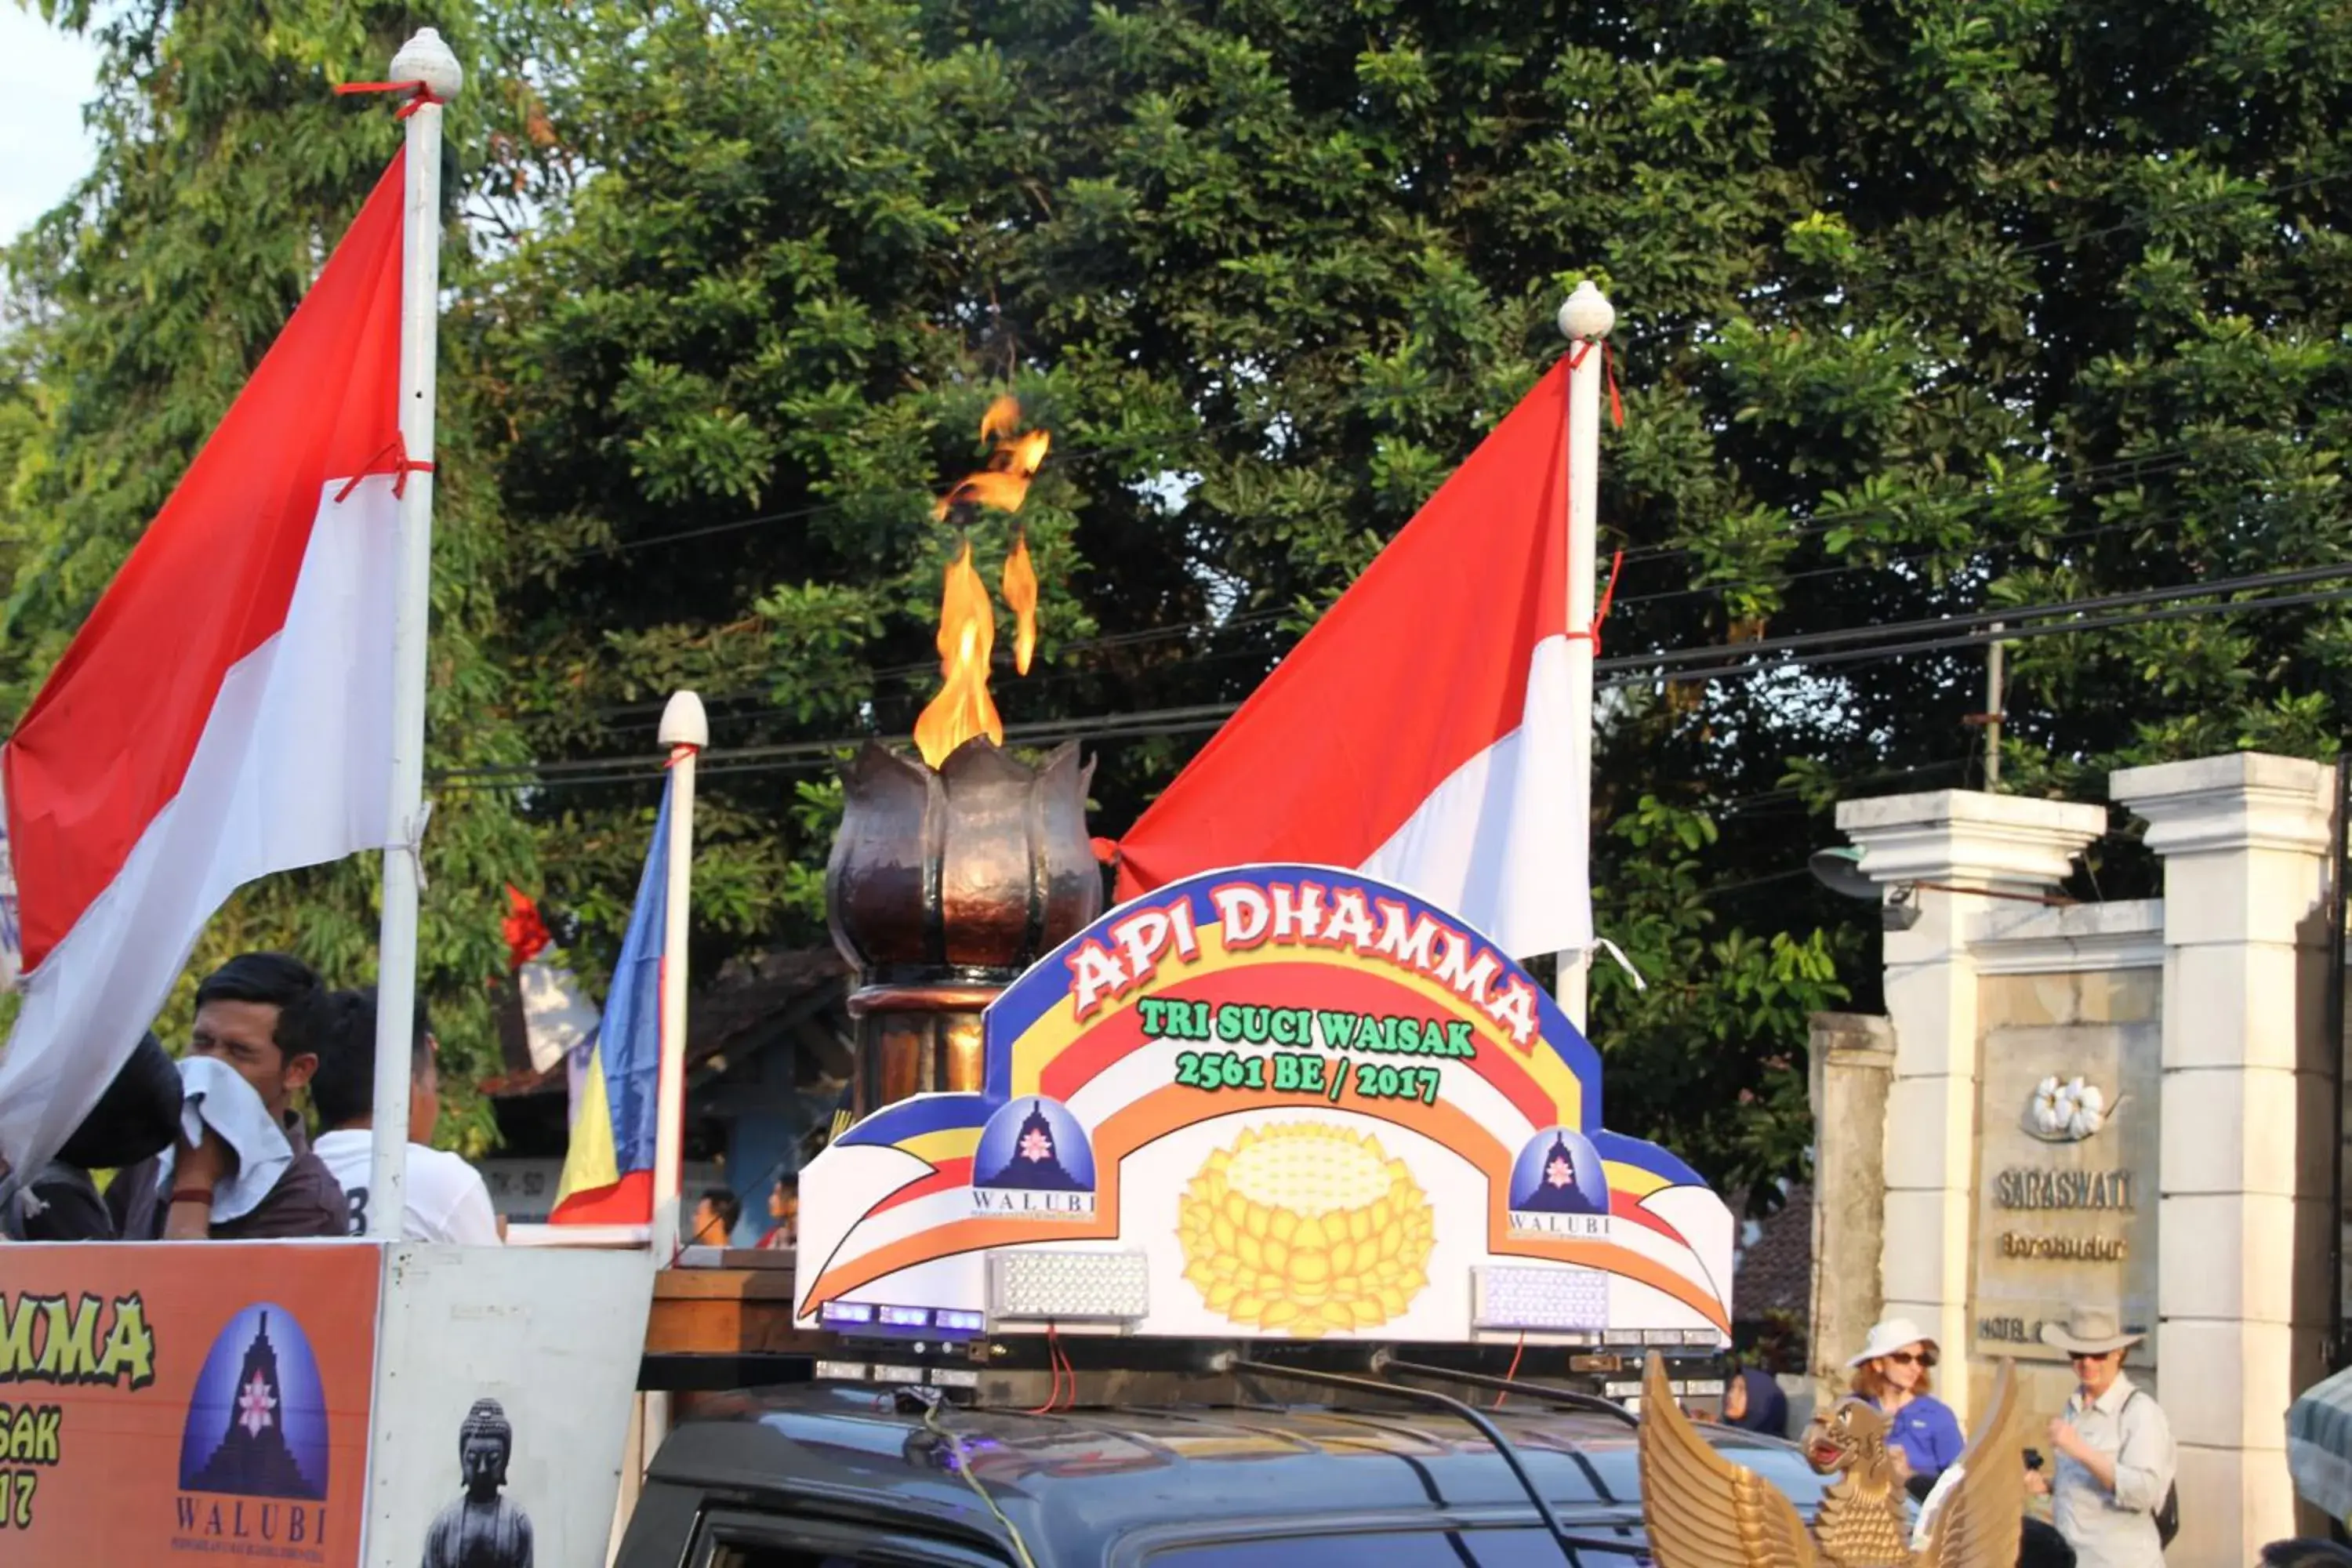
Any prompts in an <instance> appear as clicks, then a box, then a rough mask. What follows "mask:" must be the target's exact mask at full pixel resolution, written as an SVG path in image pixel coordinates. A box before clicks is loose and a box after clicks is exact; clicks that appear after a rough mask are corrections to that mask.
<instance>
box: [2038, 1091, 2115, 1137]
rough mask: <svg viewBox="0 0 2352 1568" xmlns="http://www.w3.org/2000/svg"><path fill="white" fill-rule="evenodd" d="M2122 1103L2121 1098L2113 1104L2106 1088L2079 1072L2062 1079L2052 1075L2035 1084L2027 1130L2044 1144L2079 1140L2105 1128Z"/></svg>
mask: <svg viewBox="0 0 2352 1568" xmlns="http://www.w3.org/2000/svg"><path fill="white" fill-rule="evenodd" d="M2123 1104H2124V1102H2123V1101H2122V1100H2116V1102H2115V1104H2114V1105H2112V1106H2110V1105H2109V1104H2108V1103H2107V1097H2106V1093H2105V1090H2103V1089H2100V1088H2099V1086H2098V1085H2097V1084H2095V1083H2088V1082H2085V1081H2084V1079H2083V1078H2082V1076H2081V1075H2080V1074H2076V1075H2075V1076H2074V1078H2071V1079H2063V1080H2062V1079H2059V1078H2058V1077H2057V1076H2056V1075H2054V1074H2053V1075H2052V1076H2051V1077H2049V1078H2045V1079H2042V1081H2041V1082H2040V1083H2038V1084H2035V1085H2034V1086H2033V1099H2032V1102H2031V1103H2030V1104H2029V1105H2028V1106H2027V1107H2026V1111H2025V1130H2026V1131H2028V1132H2031V1133H2032V1134H2033V1136H2034V1137H2036V1138H2039V1139H2041V1140H2042V1142H2045V1143H2079V1142H2082V1141H2083V1140H2084V1139H2086V1138H2089V1137H2091V1136H2092V1135H2094V1134H2095V1133H2096V1132H2097V1131H2099V1130H2100V1129H2101V1128H2102V1127H2105V1125H2106V1124H2107V1122H2108V1121H2109V1119H2110V1118H2112V1117H2113V1116H2114V1114H2115V1113H2116V1111H2119V1110H2122V1109H2123Z"/></svg>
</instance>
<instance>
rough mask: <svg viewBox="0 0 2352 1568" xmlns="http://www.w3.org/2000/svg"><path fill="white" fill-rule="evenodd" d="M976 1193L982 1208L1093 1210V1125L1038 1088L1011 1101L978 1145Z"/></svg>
mask: <svg viewBox="0 0 2352 1568" xmlns="http://www.w3.org/2000/svg"><path fill="white" fill-rule="evenodd" d="M971 1197H972V1206H973V1207H974V1208H975V1209H977V1210H978V1211H979V1212H980V1213H982V1214H989V1215H1037V1216H1039V1217H1042V1218H1061V1219H1069V1218H1085V1217H1087V1216H1088V1215H1092V1214H1093V1213H1094V1212H1095V1151H1094V1145H1093V1144H1092V1143H1090V1142H1087V1130H1086V1129H1085V1128H1083V1127H1081V1126H1079V1125H1078V1119H1077V1118H1076V1117H1075V1116H1073V1115H1071V1114H1070V1108H1069V1107H1068V1106H1066V1105H1064V1104H1063V1103H1062V1102H1061V1101H1060V1100H1049V1099H1047V1098H1045V1096H1043V1095H1034V1094H1033V1095H1024V1096H1022V1097H1021V1098H1020V1099H1018V1100H1010V1101H1008V1102H1006V1103H1005V1104H1004V1105H1003V1106H1001V1107H1000V1108H998V1110H997V1111H996V1113H995V1114H994V1115H992V1116H991V1117H990V1118H989V1119H988V1124H987V1125H986V1126H985V1127H983V1128H982V1129H981V1133H980V1143H979V1145H978V1146H977V1147H976V1148H974V1149H973V1151H972V1156H971Z"/></svg>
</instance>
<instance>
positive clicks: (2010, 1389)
mask: <svg viewBox="0 0 2352 1568" xmlns="http://www.w3.org/2000/svg"><path fill="white" fill-rule="evenodd" d="M1952 1468H1954V1469H1956V1470H1958V1471H1959V1472H1960V1474H1959V1479H1958V1480H1957V1481H1955V1482H1952V1483H1951V1484H1950V1485H1949V1486H1945V1485H1944V1484H1942V1483H1941V1482H1938V1486H1937V1489H1938V1491H1940V1492H1941V1493H1942V1496H1940V1497H1937V1495H1936V1494H1935V1493H1930V1494H1929V1497H1928V1505H1927V1506H1928V1509H1929V1510H1931V1511H1930V1512H1929V1514H1928V1519H1927V1542H1926V1544H1924V1545H1923V1546H1921V1548H1920V1549H1919V1553H1918V1555H1917V1556H1916V1557H1915V1558H1913V1559H1912V1568H2017V1558H2018V1552H2019V1550H2020V1542H2021V1531H2022V1530H2023V1528H2024V1525H2023V1521H2024V1518H2025V1409H2024V1406H2023V1404H2022V1403H2021V1401H2020V1399H2019V1398H2018V1393H2017V1367H2016V1365H2015V1363H2011V1362H2009V1361H2006V1360H2004V1361H2003V1362H2002V1363H2000V1371H1999V1372H1998V1373H1995V1374H1994V1376H1993V1391H1992V1404H1991V1405H1990V1408H1988V1409H1987V1410H1986V1412H1985V1416H1984V1419H1983V1421H1981V1422H1980V1423H1979V1425H1978V1426H1977V1430H1976V1436H1973V1437H1971V1438H1969V1446H1968V1448H1967V1449H1966V1451H1964V1452H1963V1453H1962V1454H1961V1455H1960V1457H1959V1459H1958V1461H1957V1462H1956V1463H1955V1464H1954V1465H1953V1467H1952Z"/></svg>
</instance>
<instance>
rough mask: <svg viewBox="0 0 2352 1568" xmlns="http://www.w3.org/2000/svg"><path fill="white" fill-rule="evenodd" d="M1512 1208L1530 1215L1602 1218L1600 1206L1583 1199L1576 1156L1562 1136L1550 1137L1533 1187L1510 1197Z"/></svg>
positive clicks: (1554, 1134)
mask: <svg viewBox="0 0 2352 1568" xmlns="http://www.w3.org/2000/svg"><path fill="white" fill-rule="evenodd" d="M1511 1206H1512V1207H1513V1208H1515V1209H1520V1210H1523V1211H1525V1212H1527V1213H1529V1214H1601V1213H1603V1212H1604V1210H1603V1209H1602V1207H1601V1205H1598V1204H1595V1203H1594V1202H1592V1201H1591V1199H1590V1198H1587V1197H1586V1196H1585V1195H1584V1188H1583V1184H1582V1183H1581V1181H1580V1178H1579V1175H1578V1172H1577V1167H1576V1153H1575V1151H1573V1150H1571V1149H1570V1147H1569V1146H1568V1139H1567V1137H1566V1136H1565V1135H1564V1134H1561V1133H1558V1132H1555V1133H1553V1134H1552V1140H1551V1147H1550V1148H1549V1149H1548V1150H1546V1151H1545V1152H1544V1157H1543V1163H1542V1165H1541V1166H1540V1167H1539V1168H1538V1173H1537V1176H1536V1179H1535V1181H1534V1183H1533V1184H1531V1185H1530V1186H1529V1187H1528V1189H1527V1190H1526V1191H1523V1192H1519V1193H1515V1194H1512V1200H1511Z"/></svg>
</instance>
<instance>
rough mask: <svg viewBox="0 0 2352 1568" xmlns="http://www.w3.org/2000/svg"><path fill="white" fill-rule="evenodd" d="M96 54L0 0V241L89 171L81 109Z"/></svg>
mask: <svg viewBox="0 0 2352 1568" xmlns="http://www.w3.org/2000/svg"><path fill="white" fill-rule="evenodd" d="M97 74H98V50H97V49H96V48H95V47H92V46H91V45H89V44H88V43H86V42H84V41H83V40H82V39H80V38H77V37H68V36H67V35H65V34H62V33H59V32H58V31H56V30H55V29H53V28H52V27H50V26H49V25H48V24H47V23H46V22H44V21H42V20H41V19H40V18H39V17H38V16H34V15H32V14H31V13H29V12H27V11H26V10H24V9H23V8H22V7H21V6H19V5H17V4H16V0H0V241H5V239H9V238H13V237H16V234H17V233H18V232H19V231H21V230H22V229H23V228H24V227H25V226H26V225H27V224H29V223H31V222H32V221H33V220H34V219H35V218H37V217H38V216H40V215H41V214H43V213H44V212H47V210H48V209H49V208H50V207H52V206H55V205H57V204H58V201H59V200H60V199H61V198H62V197H63V196H64V195H65V194H66V192H67V191H68V190H69V189H70V188H71V187H72V185H73V183H74V181H75V180H77V179H79V178H80V177H81V175H82V174H86V173H87V172H88V171H89V164H90V157H91V153H90V145H89V137H88V136H87V135H86V134H85V133H84V132H83V131H82V125H81V106H82V103H83V101H84V100H87V99H89V97H90V96H91V94H92V93H93V91H94V90H95V84H96V80H97Z"/></svg>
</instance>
